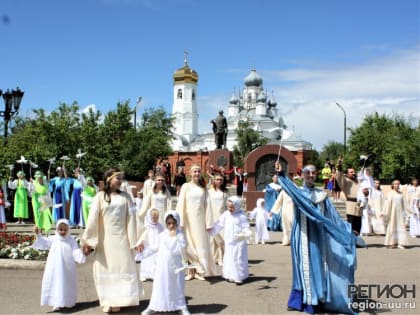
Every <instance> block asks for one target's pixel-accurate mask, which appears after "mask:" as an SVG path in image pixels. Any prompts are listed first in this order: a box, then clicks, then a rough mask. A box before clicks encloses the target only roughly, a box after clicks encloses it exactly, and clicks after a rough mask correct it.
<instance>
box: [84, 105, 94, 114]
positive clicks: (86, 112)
mask: <svg viewBox="0 0 420 315" xmlns="http://www.w3.org/2000/svg"><path fill="white" fill-rule="evenodd" d="M90 109H92V111H93V112H94V113H95V112H96V105H95V104H89V105H86V106H85V107H84V108H82V109H80V113H82V114H88V113H89V110H90Z"/></svg>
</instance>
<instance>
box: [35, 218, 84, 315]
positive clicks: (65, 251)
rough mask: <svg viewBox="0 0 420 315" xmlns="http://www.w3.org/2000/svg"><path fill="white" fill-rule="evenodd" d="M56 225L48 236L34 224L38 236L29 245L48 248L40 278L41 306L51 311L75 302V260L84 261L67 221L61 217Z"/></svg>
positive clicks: (71, 305)
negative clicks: (41, 232)
mask: <svg viewBox="0 0 420 315" xmlns="http://www.w3.org/2000/svg"><path fill="white" fill-rule="evenodd" d="M56 226H57V228H56V234H55V235H51V236H48V237H45V236H43V235H41V234H40V229H39V228H38V227H35V233H37V238H36V240H35V242H34V244H33V245H32V247H34V248H36V249H40V250H47V249H49V250H50V251H49V253H48V258H47V263H46V265H45V270H44V276H43V277H42V288H41V306H46V305H50V306H52V307H53V311H59V310H60V308H63V307H73V306H74V305H75V304H76V300H77V273H76V262H77V263H79V264H82V263H84V262H85V261H86V257H85V256H84V255H83V253H82V251H81V250H80V248H79V246H78V244H77V242H76V240H75V239H74V238H73V237H71V236H70V233H69V231H70V222H69V221H68V220H67V219H60V220H58V221H57V224H56Z"/></svg>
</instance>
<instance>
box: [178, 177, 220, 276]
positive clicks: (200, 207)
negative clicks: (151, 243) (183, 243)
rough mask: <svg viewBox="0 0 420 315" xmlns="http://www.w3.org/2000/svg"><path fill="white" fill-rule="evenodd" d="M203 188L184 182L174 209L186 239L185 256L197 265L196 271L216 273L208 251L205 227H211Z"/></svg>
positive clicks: (209, 274) (199, 272)
mask: <svg viewBox="0 0 420 315" xmlns="http://www.w3.org/2000/svg"><path fill="white" fill-rule="evenodd" d="M206 195H207V192H206V190H205V189H204V188H202V187H200V186H198V185H196V184H194V183H191V182H190V183H185V184H184V185H182V187H181V191H180V192H179V196H178V204H177V207H176V211H177V212H178V213H179V216H180V218H181V224H180V227H181V229H182V230H183V232H184V235H185V239H186V240H187V256H188V259H189V260H190V262H191V264H193V265H197V270H196V271H197V273H198V274H205V275H206V276H213V275H216V265H215V263H214V260H213V256H212V255H211V251H210V242H209V236H208V233H207V230H206V229H207V228H211V216H210V215H207V210H206V209H207V208H206V198H207V196H206Z"/></svg>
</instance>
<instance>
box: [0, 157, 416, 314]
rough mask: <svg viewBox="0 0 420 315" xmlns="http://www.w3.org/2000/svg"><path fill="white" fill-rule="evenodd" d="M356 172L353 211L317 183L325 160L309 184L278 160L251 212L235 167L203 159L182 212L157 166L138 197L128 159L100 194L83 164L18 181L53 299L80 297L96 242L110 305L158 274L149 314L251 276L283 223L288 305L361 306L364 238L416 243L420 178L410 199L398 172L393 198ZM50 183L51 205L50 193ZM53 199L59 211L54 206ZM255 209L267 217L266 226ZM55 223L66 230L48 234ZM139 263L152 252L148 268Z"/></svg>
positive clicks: (306, 171) (47, 295)
mask: <svg viewBox="0 0 420 315" xmlns="http://www.w3.org/2000/svg"><path fill="white" fill-rule="evenodd" d="M341 171H342V170H341V169H340V168H339V172H341ZM353 171H354V170H353ZM350 173H351V172H350ZM350 173H349V170H347V171H346V174H345V175H344V174H343V176H345V177H346V179H344V178H341V179H340V177H339V176H337V181H338V182H339V183H340V184H341V186H342V190H343V193H344V195H345V197H346V202H347V201H348V202H351V204H350V205H351V206H352V207H351V209H350V211H347V221H344V220H343V219H342V218H341V217H340V215H339V214H338V213H337V211H336V209H335V208H334V206H333V204H332V202H331V201H330V198H328V194H327V193H326V191H325V190H324V189H319V188H315V185H314V183H315V180H316V178H317V170H316V168H315V167H314V166H313V165H308V166H305V167H304V168H303V170H302V177H303V186H302V187H298V186H297V185H296V184H295V183H294V182H293V181H291V180H290V179H289V178H288V177H287V176H285V174H284V173H283V171H282V169H281V164H280V163H278V162H276V169H275V171H274V174H273V178H272V183H270V184H269V185H267V187H266V189H265V198H264V199H262V198H260V199H258V200H257V203H256V207H255V209H254V210H252V211H250V212H249V213H246V212H245V211H243V210H242V206H241V205H242V202H243V200H242V198H240V197H239V196H229V195H228V193H227V191H226V187H225V182H224V181H225V177H224V176H223V174H220V173H217V172H214V173H213V174H212V180H211V184H209V185H207V184H206V183H205V182H204V181H203V176H202V173H201V168H200V167H199V166H198V165H193V166H192V167H191V169H190V174H189V175H190V180H189V181H188V182H186V183H184V184H182V185H181V187H180V189H179V192H178V202H177V205H176V210H172V207H171V205H172V203H171V195H170V193H169V189H168V187H167V186H166V183H165V176H164V174H154V172H150V173H149V178H148V179H147V180H146V181H145V182H144V186H143V188H142V190H141V191H139V192H138V195H137V197H136V198H134V197H133V196H132V195H131V194H130V189H127V182H126V181H124V178H123V173H122V172H121V171H120V170H118V169H109V170H108V171H107V172H105V174H104V177H103V183H104V187H103V189H102V190H101V191H99V192H98V191H97V188H96V186H95V185H94V181H93V179H89V178H86V179H85V178H84V176H83V174H81V172H80V170H78V169H76V170H75V172H74V177H72V178H69V177H68V176H67V175H66V172H65V169H64V168H63V167H62V168H57V176H56V177H54V178H52V179H49V178H48V177H47V178H46V177H45V176H44V175H43V174H42V173H40V172H37V173H35V176H34V177H35V178H34V179H30V180H29V181H26V180H25V178H24V177H25V176H24V174H23V173H18V174H17V176H18V179H16V180H14V181H12V180H10V181H9V182H8V186H9V188H11V189H16V193H15V209H14V213H15V217H16V218H18V222H22V221H23V219H25V218H27V212H28V209H27V205H26V209H25V206H24V205H22V202H21V203H19V198H27V196H28V194H30V195H31V196H32V202H33V208H34V218H35V224H36V229H35V232H36V233H37V240H36V242H35V243H34V245H33V246H34V247H36V248H40V249H47V248H50V254H49V255H48V260H47V265H46V269H45V272H44V276H43V283H42V293H41V295H42V296H41V305H50V306H53V308H54V310H57V309H60V308H63V307H73V306H74V305H75V303H76V297H77V281H75V279H77V278H76V268H75V267H74V266H75V263H76V262H77V263H83V262H85V260H86V256H89V255H90V254H91V253H92V252H94V255H92V259H93V260H94V262H93V278H94V282H95V287H96V291H97V294H98V297H99V302H100V305H101V307H102V308H103V311H104V312H105V313H109V312H118V311H120V308H121V307H125V306H134V305H138V303H139V299H140V296H141V292H142V290H141V282H142V281H146V280H153V291H152V295H151V299H150V304H149V306H148V307H147V308H146V309H145V310H143V314H151V313H152V312H168V311H181V312H182V314H184V315H186V314H189V311H188V308H187V303H186V300H185V294H184V289H185V281H190V280H193V279H196V280H199V281H205V280H206V278H207V277H212V276H219V275H220V273H221V276H222V277H223V278H224V279H225V280H226V281H229V282H232V283H236V284H237V285H242V284H243V283H244V282H246V279H247V278H248V276H249V271H248V244H249V243H250V242H251V239H252V238H253V241H254V242H255V244H258V243H261V244H264V243H265V242H267V241H268V240H269V233H268V230H272V231H278V230H282V231H283V240H282V244H283V245H286V246H287V245H290V247H291V258H292V270H293V282H292V288H291V292H290V297H289V301H288V307H289V308H290V309H291V310H298V311H305V312H307V313H315V312H318V311H320V312H339V313H346V314H353V313H355V311H354V310H352V309H351V308H350V305H351V303H350V302H351V297H349V296H348V295H347V287H348V285H349V284H353V283H354V273H355V267H356V246H357V245H363V241H362V240H361V239H360V235H371V234H373V233H375V234H381V235H385V245H386V246H388V247H389V248H393V247H397V246H398V247H400V248H405V246H406V245H407V235H408V234H407V230H406V224H407V222H408V221H407V218H409V224H410V234H411V235H412V236H419V235H420V223H419V199H420V198H419V196H420V188H418V182H417V181H416V180H413V183H412V185H410V187H409V189H408V196H409V200H408V201H407V200H406V198H405V197H404V196H403V194H402V193H401V191H400V183H399V181H394V182H393V184H392V190H391V192H390V193H389V194H388V195H387V196H384V195H383V194H382V193H381V189H380V185H379V184H378V183H377V182H375V181H374V180H373V179H372V178H371V177H370V174H369V172H368V171H366V170H363V171H362V172H361V173H359V177H358V178H355V179H353V178H351V177H352V176H350V175H349V174H350ZM338 175H340V174H338ZM348 179H350V180H351V181H353V184H354V187H350V188H349V187H346V184H345V182H344V180H348ZM70 185H71V187H72V189H71V192H72V193H71V194H70V193H69V191H70V189H69V187H70ZM347 185H348V184H347ZM89 187H90V188H89ZM128 188H129V187H128ZM356 188H357V191H355V192H354V190H355V189H356ZM18 190H19V191H18ZM2 191H3V190H2ZM50 193H52V194H53V198H52V201H51V204H49V203H48V201H46V199H47V198H45V199H44V198H43V196H45V195H49V194H50ZM75 195H76V196H75ZM3 196H4V195H3ZM85 196H87V198H86V199H85ZM76 197H78V198H76ZM3 198H4V197H3ZM353 198H354V199H353ZM3 200H4V199H3ZM34 202H35V205H34ZM66 202H70V203H71V207H70V209H71V210H70V215H69V220H67V219H66V218H65V211H64V209H65V208H64V205H65V204H66ZM85 202H86V207H87V208H86V211H85V210H84V209H85V208H84V206H85ZM353 202H354V204H353ZM37 203H38V204H37ZM50 206H51V207H52V209H53V210H52V214H51V213H50V212H49V211H46V210H45V209H48V208H49V207H50ZM347 206H348V205H347V204H346V207H347ZM353 206H355V207H356V206H357V210H355V209H356V208H354V209H353ZM72 209H73V210H72ZM74 209H79V210H78V212H76V211H75V210H74ZM35 211H38V212H37V213H36V212H35ZM44 212H45V213H46V214H44ZM250 219H252V220H255V232H254V233H253V232H252V231H251V228H250V224H249V220H250ZM359 220H360V224H359ZM52 223H54V224H55V226H56V234H55V235H50V236H47V235H45V233H44V235H43V234H42V232H43V231H44V232H47V231H49V229H50V228H51V224H52ZM72 226H83V227H85V230H84V233H83V236H82V237H81V248H80V249H79V248H78V245H77V244H75V243H74V240H73V239H72V238H71V237H70V233H69V229H70V228H71V227H72ZM53 249H54V250H53ZM136 261H140V268H138V267H137V265H136ZM217 265H219V267H217ZM220 268H221V269H222V270H221V272H220V271H219V270H220ZM66 279H72V281H70V282H68V281H67V280H66ZM68 283H70V284H71V285H69V284H68Z"/></svg>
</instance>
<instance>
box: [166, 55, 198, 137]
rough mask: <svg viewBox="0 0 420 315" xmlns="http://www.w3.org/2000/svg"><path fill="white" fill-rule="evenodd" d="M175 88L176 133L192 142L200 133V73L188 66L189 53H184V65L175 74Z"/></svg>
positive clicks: (174, 112)
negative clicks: (198, 99)
mask: <svg viewBox="0 0 420 315" xmlns="http://www.w3.org/2000/svg"><path fill="white" fill-rule="evenodd" d="M173 79H174V90H173V99H174V103H173V106H172V116H173V117H174V118H175V120H174V130H173V131H174V133H175V134H176V135H178V136H181V137H182V138H184V139H185V140H186V141H187V142H188V143H191V141H193V140H194V139H195V138H196V137H197V135H198V126H197V124H198V113H197V83H198V74H197V72H196V71H195V70H193V69H191V68H190V67H189V66H188V53H187V52H185V53H184V66H183V67H182V68H179V69H178V70H176V71H175V73H174V75H173Z"/></svg>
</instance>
